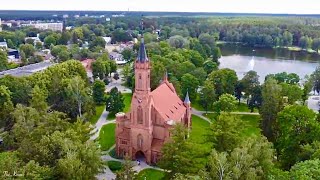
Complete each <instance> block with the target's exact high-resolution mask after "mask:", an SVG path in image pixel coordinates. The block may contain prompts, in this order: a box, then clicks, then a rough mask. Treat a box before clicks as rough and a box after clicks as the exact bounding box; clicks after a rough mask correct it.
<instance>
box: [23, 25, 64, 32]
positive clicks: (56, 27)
mask: <svg viewBox="0 0 320 180" xmlns="http://www.w3.org/2000/svg"><path fill="white" fill-rule="evenodd" d="M21 26H32V27H34V28H37V29H41V30H47V29H50V30H52V31H62V29H63V23H36V24H32V23H30V24H21Z"/></svg>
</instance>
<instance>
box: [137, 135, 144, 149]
mask: <svg viewBox="0 0 320 180" xmlns="http://www.w3.org/2000/svg"><path fill="white" fill-rule="evenodd" d="M137 146H138V148H139V149H142V146H143V137H142V135H141V134H139V135H138V138H137Z"/></svg>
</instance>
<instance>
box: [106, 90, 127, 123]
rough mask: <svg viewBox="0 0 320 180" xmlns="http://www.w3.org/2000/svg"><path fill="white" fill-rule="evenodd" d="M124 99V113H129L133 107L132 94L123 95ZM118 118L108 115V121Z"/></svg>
mask: <svg viewBox="0 0 320 180" xmlns="http://www.w3.org/2000/svg"><path fill="white" fill-rule="evenodd" d="M122 95H123V97H124V101H123V103H124V109H123V112H125V113H126V112H129V111H130V106H131V99H132V94H131V93H123V94H122ZM115 118H116V115H115V114H108V117H107V120H114V119H115Z"/></svg>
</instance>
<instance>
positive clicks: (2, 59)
mask: <svg viewBox="0 0 320 180" xmlns="http://www.w3.org/2000/svg"><path fill="white" fill-rule="evenodd" d="M7 68H8V58H7V55H6V52H5V51H2V50H1V49H0V71H4V70H6V69H7Z"/></svg>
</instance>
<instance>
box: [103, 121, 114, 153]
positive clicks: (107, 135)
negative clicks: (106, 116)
mask: <svg viewBox="0 0 320 180" xmlns="http://www.w3.org/2000/svg"><path fill="white" fill-rule="evenodd" d="M115 128H116V125H115V124H107V125H104V126H102V128H101V130H100V134H99V144H100V146H101V150H102V151H107V150H109V149H110V148H111V147H112V146H113V145H114V144H115Z"/></svg>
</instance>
